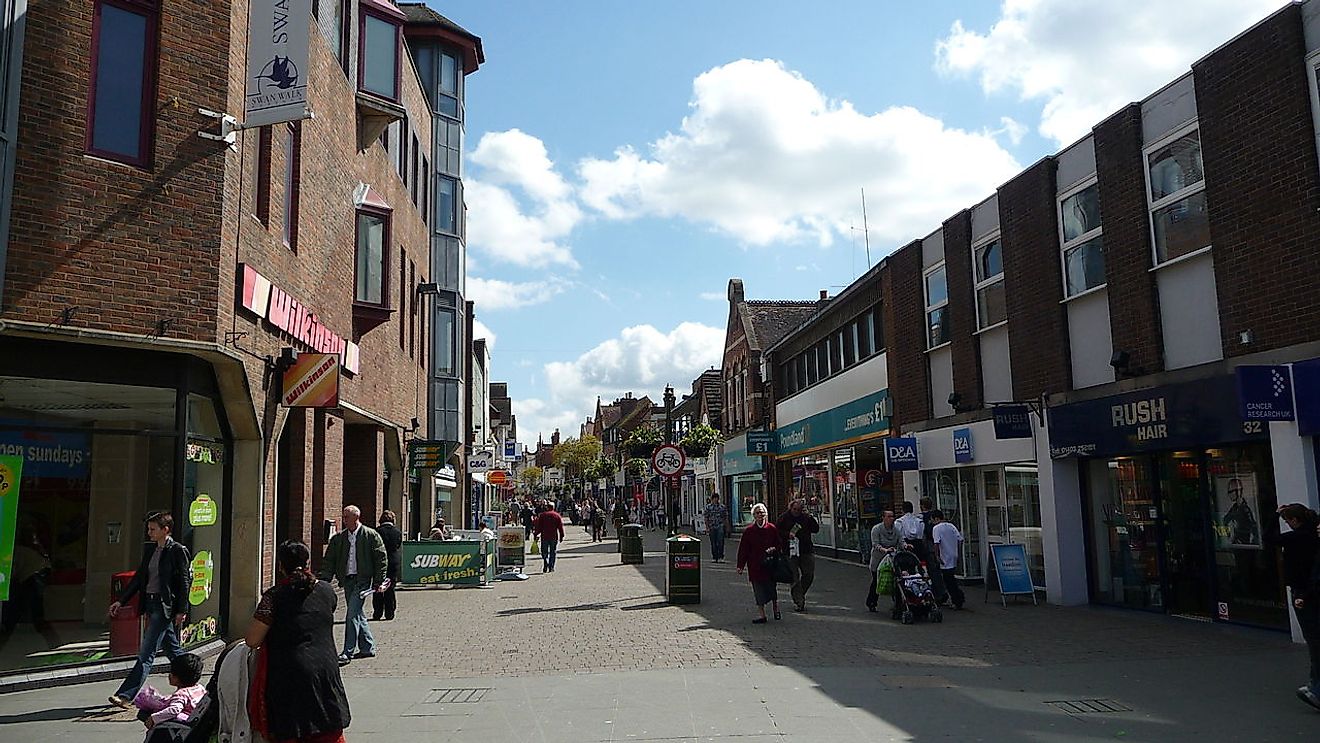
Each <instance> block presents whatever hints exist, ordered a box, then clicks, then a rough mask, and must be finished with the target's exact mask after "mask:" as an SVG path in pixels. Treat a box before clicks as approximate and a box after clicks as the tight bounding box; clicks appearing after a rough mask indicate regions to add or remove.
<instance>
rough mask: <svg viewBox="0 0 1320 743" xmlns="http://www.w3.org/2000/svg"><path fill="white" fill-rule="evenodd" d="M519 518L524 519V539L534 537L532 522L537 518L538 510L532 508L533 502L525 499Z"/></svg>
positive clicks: (519, 511)
mask: <svg viewBox="0 0 1320 743" xmlns="http://www.w3.org/2000/svg"><path fill="white" fill-rule="evenodd" d="M518 515H519V518H521V519H522V526H523V540H524V541H527V540H530V539H531V538H532V522H533V521H534V520H535V519H536V511H533V510H532V504H530V503H528V502H526V501H523V504H522V508H520V509H519V510H518Z"/></svg>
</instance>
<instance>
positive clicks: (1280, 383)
mask: <svg viewBox="0 0 1320 743" xmlns="http://www.w3.org/2000/svg"><path fill="white" fill-rule="evenodd" d="M1237 383H1238V412H1239V413H1241V415H1242V420H1244V421H1290V420H1293V419H1294V418H1295V417H1296V411H1295V410H1294V409H1293V379H1292V369H1291V368H1289V367H1288V366H1284V365H1278V366H1239V367H1238V368H1237Z"/></svg>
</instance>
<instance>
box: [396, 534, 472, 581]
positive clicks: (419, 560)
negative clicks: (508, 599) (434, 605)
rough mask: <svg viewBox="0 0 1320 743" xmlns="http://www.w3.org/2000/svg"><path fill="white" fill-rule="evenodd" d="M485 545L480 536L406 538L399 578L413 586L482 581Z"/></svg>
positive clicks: (401, 550)
mask: <svg viewBox="0 0 1320 743" xmlns="http://www.w3.org/2000/svg"><path fill="white" fill-rule="evenodd" d="M482 546H483V542H482V541H479V540H449V541H434V542H432V541H418V542H404V543H403V545H402V547H400V556H399V582H400V583H403V584H404V585H410V586H438V585H468V586H476V585H481V582H482V578H483V577H484V576H483V572H484V570H483V568H484V565H483V564H482V554H483V549H482Z"/></svg>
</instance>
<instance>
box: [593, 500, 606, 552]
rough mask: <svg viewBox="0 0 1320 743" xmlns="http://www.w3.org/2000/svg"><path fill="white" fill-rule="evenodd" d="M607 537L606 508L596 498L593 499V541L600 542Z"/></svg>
mask: <svg viewBox="0 0 1320 743" xmlns="http://www.w3.org/2000/svg"><path fill="white" fill-rule="evenodd" d="M604 538H605V510H604V509H603V508H601V507H600V503H599V502H597V501H596V499H595V498H592V499H591V541H593V542H599V541H601V540H602V539H604Z"/></svg>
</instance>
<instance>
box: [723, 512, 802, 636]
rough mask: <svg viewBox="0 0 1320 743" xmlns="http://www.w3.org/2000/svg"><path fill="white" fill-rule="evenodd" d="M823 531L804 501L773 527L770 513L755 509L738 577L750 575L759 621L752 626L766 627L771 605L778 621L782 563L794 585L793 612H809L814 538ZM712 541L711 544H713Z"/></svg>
mask: <svg viewBox="0 0 1320 743" xmlns="http://www.w3.org/2000/svg"><path fill="white" fill-rule="evenodd" d="M819 531H820V522H818V521H817V520H816V517H815V516H813V515H812V514H811V512H810V511H808V510H806V508H805V501H803V500H802V499H801V498H794V499H793V500H792V501H791V502H790V503H789V505H788V510H786V511H784V513H783V514H782V515H780V517H779V519H778V520H777V521H776V522H774V523H771V522H770V511H769V509H768V508H766V505H765V504H764V503H757V504H756V505H754V506H752V523H751V524H750V525H749V526H748V527H747V528H746V529H744V530H743V533H742V539H741V540H740V541H739V543H738V563H737V570H738V574H739V575H741V574H742V573H743V571H747V577H748V580H749V581H750V582H751V584H752V596H753V598H754V599H755V601H756V609H757V614H758V616H757V618H756V619H753V620H752V623H753V624H765V623H766V621H767V617H766V613H765V607H766V605H767V604H770V605H771V608H772V610H773V612H774V617H775V619H782V618H783V617H782V615H781V614H780V612H779V595H778V590H777V587H776V582H777V579H778V577H779V576H777V575H776V572H777V565H776V563H777V562H779V561H780V560H783V561H784V562H785V563H786V564H787V568H788V570H789V571H790V574H791V577H792V582H791V585H790V588H789V597H790V598H791V599H792V601H793V609H794V610H795V611H799V612H805V611H806V610H807V591H809V590H811V585H812V583H814V582H815V580H816V553H815V546H814V544H813V542H812V538H811V535H812V534H816V533H818V532H819ZM713 543H714V542H713V540H712V544H713Z"/></svg>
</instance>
